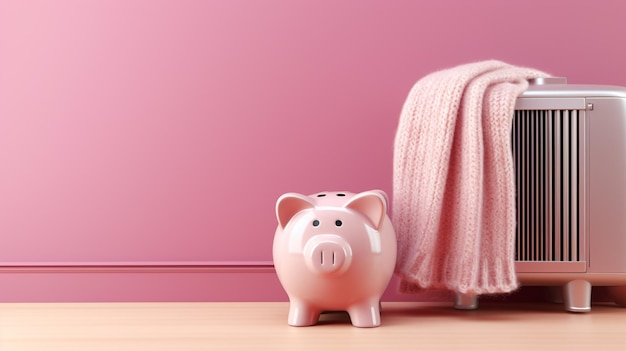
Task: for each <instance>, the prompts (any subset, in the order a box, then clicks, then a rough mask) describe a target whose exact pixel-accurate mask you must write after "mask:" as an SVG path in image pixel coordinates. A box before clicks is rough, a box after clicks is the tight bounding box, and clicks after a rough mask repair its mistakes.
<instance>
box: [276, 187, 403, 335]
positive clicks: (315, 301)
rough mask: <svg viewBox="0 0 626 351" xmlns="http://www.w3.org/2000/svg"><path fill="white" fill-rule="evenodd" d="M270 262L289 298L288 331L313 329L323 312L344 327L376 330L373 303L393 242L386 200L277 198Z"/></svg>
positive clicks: (337, 195)
mask: <svg viewBox="0 0 626 351" xmlns="http://www.w3.org/2000/svg"><path fill="white" fill-rule="evenodd" d="M276 217H277V219H278V227H277V228H276V234H275V236H274V246H273V258H274V266H275V268H276V273H277V275H278V279H279V280H280V282H281V284H282V286H283V288H284V289H285V291H286V292H287V295H288V296H289V317H288V320H287V323H288V324H289V325H292V326H309V325H314V324H316V323H317V321H318V319H319V315H320V313H321V312H324V311H347V312H348V314H349V315H350V320H351V322H352V325H354V326H356V327H376V326H379V325H380V297H381V295H382V294H383V292H384V291H385V288H386V287H387V284H389V280H390V279H391V276H392V275H393V271H394V268H395V262H396V234H395V231H394V229H393V226H392V224H391V220H390V219H389V217H388V216H387V196H386V194H385V193H384V192H383V191H380V190H373V191H366V192H362V193H359V194H354V193H349V192H323V193H318V194H314V195H310V196H305V195H301V194H296V193H287V194H284V195H282V196H281V197H280V198H279V199H278V201H277V202H276Z"/></svg>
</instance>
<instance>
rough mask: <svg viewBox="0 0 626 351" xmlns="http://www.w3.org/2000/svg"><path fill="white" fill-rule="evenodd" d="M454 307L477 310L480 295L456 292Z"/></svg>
mask: <svg viewBox="0 0 626 351" xmlns="http://www.w3.org/2000/svg"><path fill="white" fill-rule="evenodd" d="M454 308H456V309H457V310H475V309H477V308H478V295H476V294H471V293H468V294H463V293H460V292H456V293H455V294H454Z"/></svg>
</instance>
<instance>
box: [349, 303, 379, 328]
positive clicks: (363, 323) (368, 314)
mask: <svg viewBox="0 0 626 351" xmlns="http://www.w3.org/2000/svg"><path fill="white" fill-rule="evenodd" d="M348 314H349V315H350V321H351V322H352V325H353V326H355V327H359V328H371V327H378V326H379V325H380V299H379V298H373V299H370V300H367V301H363V302H361V303H358V304H355V305H353V306H350V308H348Z"/></svg>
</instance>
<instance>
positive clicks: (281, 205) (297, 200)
mask: <svg viewBox="0 0 626 351" xmlns="http://www.w3.org/2000/svg"><path fill="white" fill-rule="evenodd" d="M313 207H315V205H313V203H311V200H310V198H309V197H308V196H305V195H301V194H297V193H287V194H284V195H282V196H281V197H279V198H278V200H277V201H276V218H277V219H278V224H279V225H280V227H281V228H285V226H286V225H287V223H289V221H290V220H291V218H292V217H293V216H295V215H296V213H298V212H300V211H302V210H306V209H307V208H313Z"/></svg>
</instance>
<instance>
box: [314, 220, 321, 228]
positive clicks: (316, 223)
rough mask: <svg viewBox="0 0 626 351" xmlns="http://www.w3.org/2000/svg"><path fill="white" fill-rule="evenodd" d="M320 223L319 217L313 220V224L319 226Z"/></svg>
mask: <svg viewBox="0 0 626 351" xmlns="http://www.w3.org/2000/svg"><path fill="white" fill-rule="evenodd" d="M319 225H320V221H318V220H317V219H316V220H314V221H313V226H314V227H317V226H319Z"/></svg>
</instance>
